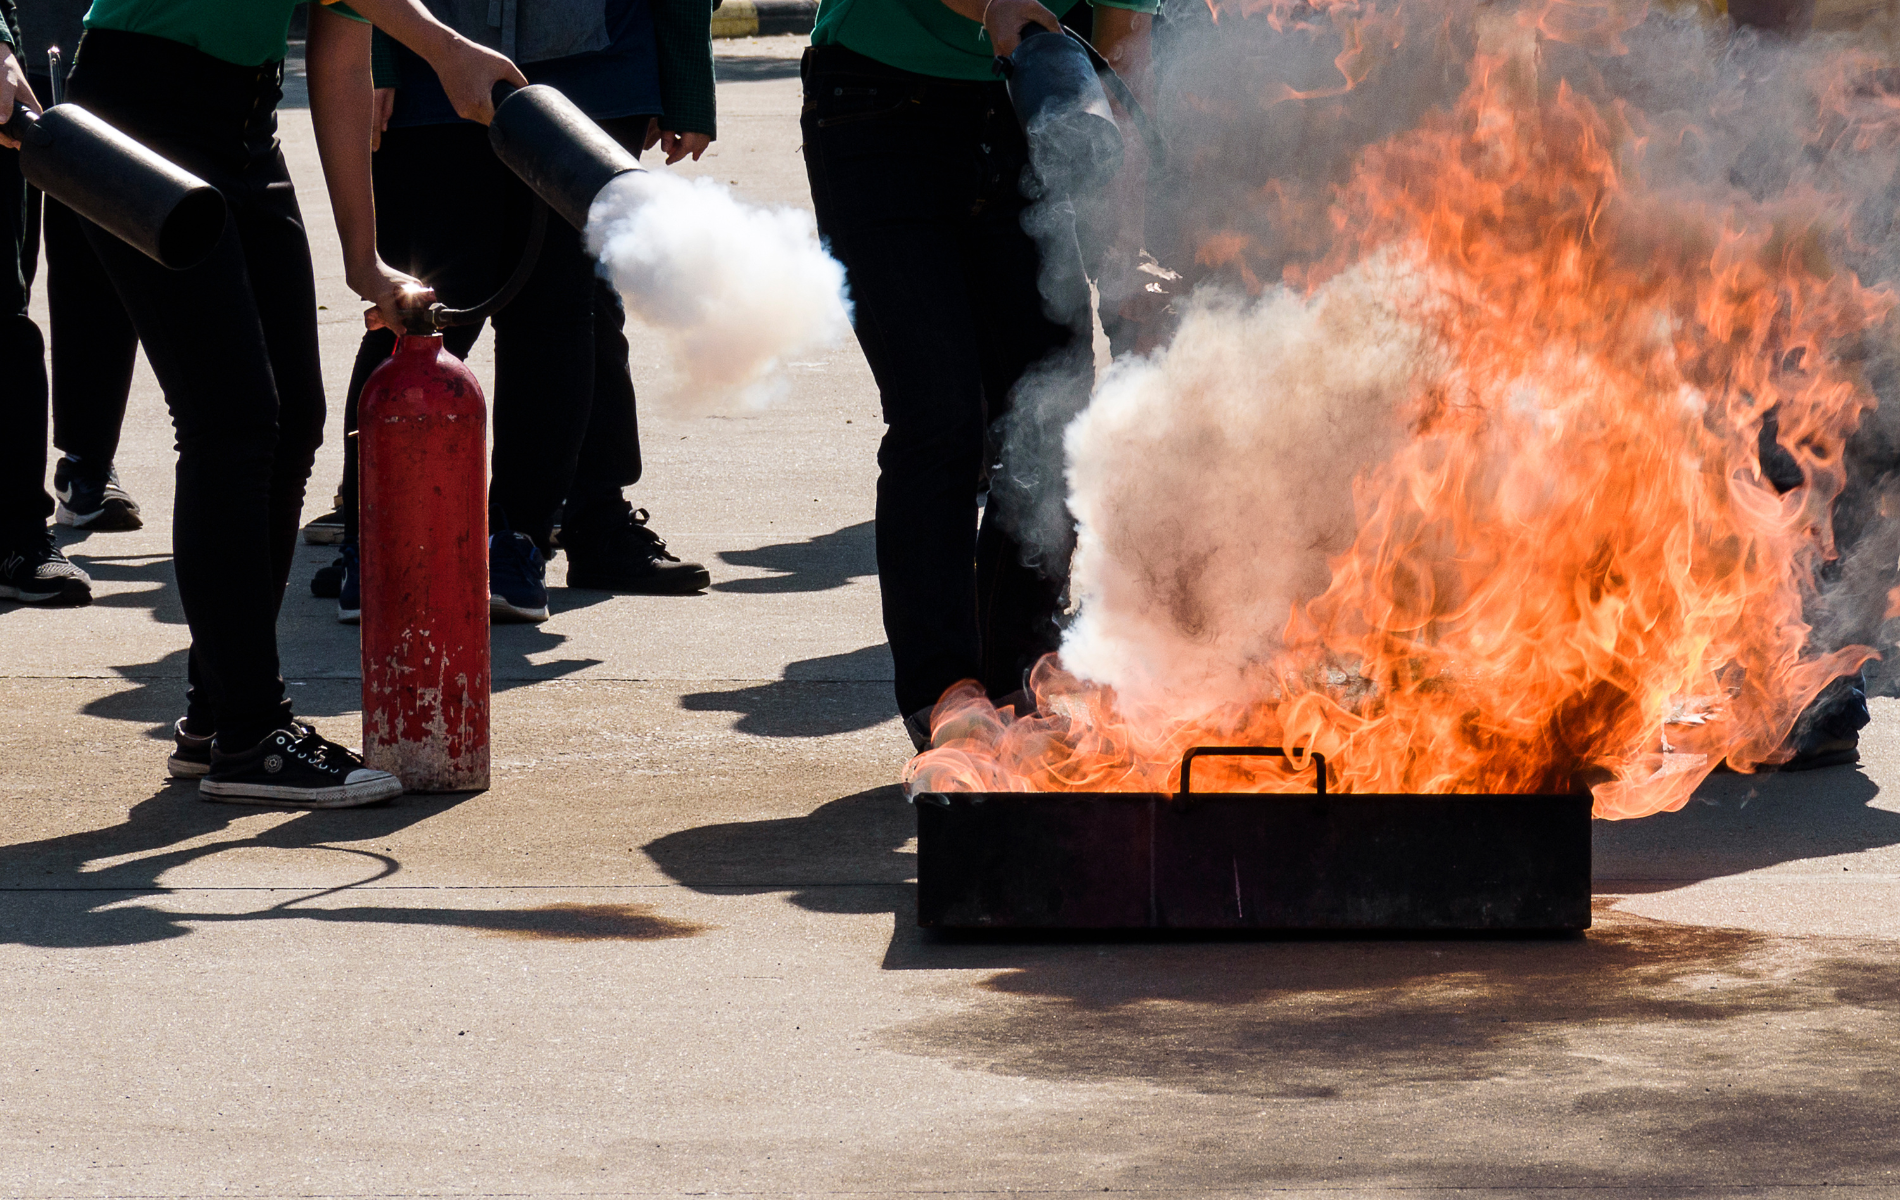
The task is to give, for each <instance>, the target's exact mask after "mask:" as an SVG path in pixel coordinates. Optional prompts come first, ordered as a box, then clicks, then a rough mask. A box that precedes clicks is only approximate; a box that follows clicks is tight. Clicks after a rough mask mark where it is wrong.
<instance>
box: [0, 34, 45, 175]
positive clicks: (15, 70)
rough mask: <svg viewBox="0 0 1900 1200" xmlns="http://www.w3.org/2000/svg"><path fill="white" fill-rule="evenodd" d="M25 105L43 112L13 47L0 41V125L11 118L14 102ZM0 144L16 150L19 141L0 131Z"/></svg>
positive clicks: (35, 110)
mask: <svg viewBox="0 0 1900 1200" xmlns="http://www.w3.org/2000/svg"><path fill="white" fill-rule="evenodd" d="M16 102H17V103H20V104H24V105H26V106H27V107H28V108H30V109H32V110H33V111H34V112H44V111H46V110H45V109H42V108H41V107H40V98H39V97H38V96H35V95H34V94H33V88H32V87H31V86H30V85H29V84H28V83H27V82H26V72H25V71H23V70H21V69H20V60H19V58H18V57H17V56H16V55H15V54H14V53H13V47H12V46H9V45H8V44H7V43H5V42H0V125H4V124H6V123H7V122H8V121H11V120H12V119H13V106H14V104H15V103H16ZM0 146H5V147H6V148H7V149H9V150H18V149H19V148H20V143H19V142H18V141H16V140H15V139H13V138H10V137H8V136H7V135H6V134H4V133H0Z"/></svg>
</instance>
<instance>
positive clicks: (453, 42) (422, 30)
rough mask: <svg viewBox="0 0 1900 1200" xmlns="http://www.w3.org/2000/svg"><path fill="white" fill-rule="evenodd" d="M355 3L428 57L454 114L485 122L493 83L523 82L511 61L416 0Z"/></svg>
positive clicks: (525, 81)
mask: <svg viewBox="0 0 1900 1200" xmlns="http://www.w3.org/2000/svg"><path fill="white" fill-rule="evenodd" d="M354 6H355V8H356V10H357V11H358V12H360V13H362V14H363V15H364V16H366V17H368V18H369V19H370V20H371V21H373V22H374V23H375V25H376V27H377V28H378V29H380V30H382V31H383V32H384V33H387V34H388V35H389V36H390V37H393V38H395V39H396V40H397V41H399V42H401V43H402V44H403V45H405V46H407V47H409V48H410V49H411V50H414V51H415V52H416V53H417V54H420V55H421V56H422V57H423V58H424V59H426V60H427V61H428V64H429V65H430V66H431V67H433V68H434V69H435V75H436V78H437V79H438V80H440V81H441V83H442V90H443V91H444V92H445V93H447V95H448V98H449V103H450V104H452V105H454V106H455V112H456V115H458V116H461V117H464V118H466V119H467V120H470V121H480V122H481V123H482V124H484V125H486V124H488V122H489V121H490V120H491V119H493V117H494V115H495V108H494V103H493V100H492V99H491V97H492V96H493V93H494V86H495V84H496V83H498V82H502V81H504V80H505V81H507V82H509V83H512V84H514V85H515V86H516V87H526V86H527V85H528V79H527V76H525V75H523V74H522V73H521V71H520V69H519V68H517V67H516V66H515V64H513V63H511V62H509V61H508V60H507V59H506V58H503V57H502V56H501V55H499V54H497V53H495V52H494V51H493V50H490V49H489V48H488V47H486V46H480V45H477V44H476V43H474V42H471V41H469V40H468V39H467V38H465V37H463V36H462V35H461V34H459V33H457V32H455V31H454V30H453V29H450V28H449V27H448V26H447V25H444V24H443V23H442V22H440V21H438V20H436V19H435V18H434V17H432V16H430V15H429V12H428V10H427V9H425V8H423V7H422V5H421V4H420V3H418V2H417V0H355V4H354Z"/></svg>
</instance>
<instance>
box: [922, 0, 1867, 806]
mask: <svg viewBox="0 0 1900 1200" xmlns="http://www.w3.org/2000/svg"><path fill="white" fill-rule="evenodd" d="M1253 7H1255V8H1257V9H1258V8H1267V9H1269V10H1270V16H1271V17H1272V19H1275V20H1278V19H1281V18H1283V17H1284V15H1285V13H1286V12H1287V11H1288V10H1289V5H1288V4H1286V3H1284V2H1283V0H1273V3H1270V4H1262V5H1254V6H1253ZM1340 7H1346V6H1344V5H1341V6H1340ZM1309 11H1310V10H1309ZM1353 11H1354V12H1358V11H1359V10H1358V8H1357V7H1356V6H1353ZM1641 15H1642V12H1641V8H1640V6H1639V7H1637V8H1636V9H1635V10H1634V11H1632V9H1631V7H1630V6H1629V5H1627V4H1621V3H1618V2H1617V0H1607V2H1604V3H1596V4H1586V3H1565V2H1563V0H1556V2H1553V3H1548V4H1544V5H1539V6H1534V7H1533V9H1532V10H1530V11H1528V12H1526V13H1524V14H1520V16H1519V18H1518V19H1519V21H1520V22H1521V24H1520V26H1519V27H1520V28H1525V27H1529V28H1533V29H1535V30H1536V34H1534V35H1532V36H1533V37H1537V36H1541V37H1543V38H1546V39H1548V38H1552V37H1558V38H1563V39H1570V40H1579V41H1582V42H1584V43H1587V44H1590V45H1592V46H1596V47H1601V48H1607V49H1611V50H1614V48H1615V46H1616V45H1617V44H1618V39H1619V38H1621V37H1623V36H1624V35H1625V34H1626V33H1627V32H1628V30H1629V29H1630V28H1631V26H1632V25H1633V24H1634V22H1635V21H1636V20H1639V19H1640V18H1641ZM1276 27H1277V26H1276ZM1389 33H1390V31H1389V30H1387V29H1386V28H1385V27H1383V26H1380V27H1377V28H1374V29H1372V31H1371V33H1369V34H1367V35H1366V36H1362V37H1360V38H1358V39H1356V40H1355V39H1353V38H1348V39H1346V41H1345V44H1346V46H1347V47H1348V53H1358V52H1360V51H1359V50H1357V49H1355V48H1363V47H1364V46H1365V45H1368V44H1383V43H1381V42H1380V41H1379V40H1378V39H1380V38H1384V39H1385V40H1386V41H1389V40H1390V36H1389ZM1368 38H1370V39H1371V40H1370V41H1369V40H1368ZM1345 57H1346V55H1344V54H1342V61H1341V63H1340V69H1341V73H1342V74H1343V75H1345V76H1346V79H1347V85H1346V86H1347V87H1350V86H1352V84H1353V82H1355V80H1354V77H1353V75H1352V73H1351V71H1350V70H1349V69H1348V67H1349V64H1348V63H1346V62H1345V61H1343V60H1344V59H1345ZM1469 80H1470V82H1469V84H1468V86H1467V87H1466V88H1465V90H1464V92H1463V94H1462V96H1461V98H1460V99H1459V101H1458V102H1457V104H1456V105H1455V107H1454V108H1452V109H1451V110H1450V111H1440V112H1438V113H1436V114H1434V115H1432V116H1430V117H1428V118H1427V119H1426V120H1425V121H1424V122H1423V123H1422V124H1421V125H1420V126H1419V127H1417V128H1415V129H1413V130H1411V131H1408V132H1405V133H1402V134H1399V135H1397V136H1394V137H1390V138H1387V139H1386V140H1384V141H1382V142H1380V143H1378V144H1376V145H1373V146H1372V147H1370V148H1369V149H1368V150H1366V151H1365V152H1364V153H1363V155H1362V156H1361V157H1360V159H1359V161H1358V164H1357V167H1356V169H1355V170H1354V173H1353V177H1352V178H1351V180H1350V181H1349V182H1348V183H1346V184H1345V185H1344V186H1342V187H1340V188H1339V189H1338V191H1337V195H1336V198H1335V201H1334V203H1333V205H1332V210H1331V214H1330V215H1331V221H1332V229H1333V234H1334V237H1333V239H1332V245H1331V250H1330V252H1329V253H1327V254H1326V255H1324V256H1323V257H1322V258H1320V259H1319V260H1318V261H1315V262H1312V263H1310V264H1308V265H1306V266H1303V267H1296V268H1291V269H1289V272H1288V278H1289V281H1290V282H1292V283H1294V284H1295V285H1296V286H1299V287H1302V288H1304V289H1305V290H1306V291H1307V293H1308V294H1309V295H1310V294H1312V293H1313V292H1314V291H1315V290H1317V289H1320V288H1322V287H1324V286H1325V284H1326V283H1327V281H1329V280H1331V279H1334V278H1336V277H1338V276H1339V275H1340V274H1341V273H1342V272H1343V271H1345V270H1347V269H1348V268H1351V267H1352V266H1354V264H1357V263H1362V262H1366V261H1368V260H1369V259H1371V258H1372V257H1373V256H1375V255H1388V256H1392V257H1394V258H1395V259H1397V260H1398V261H1400V262H1402V263H1404V264H1405V265H1406V266H1407V267H1408V268H1409V269H1410V270H1411V271H1413V272H1415V273H1416V277H1417V278H1419V279H1423V280H1425V281H1427V284H1426V290H1427V292H1428V294H1429V299H1428V300H1427V301H1425V302H1422V303H1419V304H1418V305H1417V306H1416V307H1417V311H1416V312H1415V313H1414V314H1413V315H1414V316H1415V318H1416V319H1417V320H1419V321H1421V322H1422V323H1424V324H1425V325H1426V326H1427V327H1428V329H1429V331H1430V336H1431V341H1432V344H1433V345H1434V346H1435V347H1436V351H1435V353H1436V355H1437V357H1438V359H1439V360H1440V361H1441V363H1442V367H1443V369H1442V371H1440V372H1438V373H1436V374H1434V375H1433V376H1432V377H1431V378H1421V379H1420V380H1419V381H1418V384H1417V387H1416V388H1415V393H1414V394H1413V395H1411V396H1410V397H1409V399H1408V401H1407V405H1406V409H1405V417H1406V430H1407V437H1406V438H1405V439H1404V441H1403V444H1402V445H1401V446H1400V448H1399V449H1398V450H1397V452H1396V453H1393V454H1391V455H1390V456H1389V457H1387V458H1386V459H1385V460H1384V461H1383V462H1381V463H1379V464H1378V465H1377V466H1375V467H1374V468H1372V469H1371V470H1369V471H1367V472H1365V473H1363V474H1362V475H1361V476H1360V477H1359V478H1358V479H1356V480H1355V483H1354V495H1355V497H1356V503H1355V508H1356V517H1357V526H1356V536H1355V537H1354V539H1353V541H1352V544H1351V546H1350V548H1349V549H1348V550H1347V551H1346V552H1345V553H1343V554H1341V555H1339V556H1337V557H1335V558H1332V559H1331V560H1329V565H1330V571H1331V582H1330V585H1329V586H1327V587H1326V588H1325V590H1324V592H1323V593H1322V594H1320V595H1318V596H1317V597H1316V598H1314V599H1313V600H1311V601H1310V602H1309V603H1306V604H1304V605H1296V606H1295V607H1294V609H1293V610H1292V612H1291V614H1290V617H1289V620H1288V622H1287V625H1286V628H1285V630H1284V634H1283V636H1282V638H1281V639H1280V645H1281V646H1282V650H1281V651H1280V653H1279V655H1278V656H1277V658H1275V660H1274V661H1272V662H1271V663H1267V664H1264V666H1263V669H1262V670H1261V672H1260V675H1259V678H1260V684H1259V687H1258V689H1257V694H1256V695H1254V696H1252V697H1251V698H1250V699H1248V700H1246V701H1245V702H1242V703H1232V704H1226V705H1224V706H1221V707H1218V708H1216V709H1214V710H1213V711H1212V712H1211V713H1203V714H1201V715H1197V716H1193V717H1183V716H1179V715H1175V714H1173V713H1170V712H1169V711H1167V710H1166V709H1165V708H1154V707H1148V708H1143V709H1137V708H1135V707H1133V706H1131V705H1129V704H1128V703H1125V702H1124V700H1123V699H1122V698H1121V697H1118V696H1117V695H1116V693H1115V691H1114V690H1113V689H1112V688H1109V687H1106V686H1103V685H1100V684H1096V683H1091V682H1087V681H1084V680H1081V679H1078V678H1077V677H1075V676H1074V675H1072V674H1070V673H1069V672H1067V671H1065V670H1064V669H1063V668H1062V666H1061V665H1060V663H1059V662H1057V661H1056V660H1054V659H1053V658H1051V659H1045V660H1044V661H1043V663H1042V664H1041V665H1040V666H1039V667H1038V668H1037V670H1036V671H1035V672H1034V674H1033V676H1032V680H1031V683H1032V690H1033V691H1034V694H1035V697H1036V702H1037V707H1036V711H1035V712H1034V713H1029V714H1017V713H1015V712H1013V711H1012V710H1010V709H1007V708H1006V709H1003V710H1001V711H998V710H996V709H994V708H993V707H992V706H991V705H990V704H989V702H988V701H987V700H986V699H985V698H984V696H983V693H982V691H981V690H980V689H979V688H978V687H977V686H976V685H975V684H964V685H959V687H957V688H953V689H951V691H950V692H948V693H947V694H946V695H945V696H944V698H943V700H942V701H941V702H940V703H939V705H938V706H937V709H936V712H935V714H934V719H933V735H934V737H933V746H932V748H931V749H930V750H928V751H926V752H925V753H924V754H922V755H920V756H918V757H917V758H916V759H915V760H913V761H912V763H911V765H910V767H909V768H908V770H907V772H906V781H907V784H908V786H909V787H910V788H911V790H913V791H946V790H980V791H1012V790H1013V791H1023V790H1049V791H1061V790H1105V791H1117V790H1139V791H1168V790H1171V789H1172V788H1173V787H1174V786H1175V783H1176V779H1175V774H1176V770H1177V764H1178V763H1179V760H1180V755H1181V753H1182V751H1184V750H1185V749H1186V748H1188V747H1190V746H1193V745H1197V744H1237V743H1247V744H1278V745H1286V746H1289V747H1302V748H1306V749H1310V750H1314V751H1319V752H1322V753H1324V754H1325V755H1326V758H1327V760H1328V762H1329V764H1331V766H1332V768H1333V778H1334V786H1336V787H1337V788H1338V789H1339V790H1344V791H1358V792H1400V793H1444V792H1498V793H1534V792H1555V791H1569V790H1572V789H1575V788H1580V787H1589V788H1590V789H1591V790H1592V791H1593V794H1594V796H1595V799H1596V811H1597V813H1598V814H1599V815H1600V816H1605V817H1632V816H1641V815H1644V814H1647V813H1653V812H1658V811H1664V810H1671V809H1675V808H1679V807H1681V806H1682V805H1683V804H1684V803H1685V802H1686V801H1687V799H1688V798H1689V796H1690V794H1691V792H1692V791H1693V790H1694V788H1695V787H1696V785H1697V784H1698V783H1699V782H1700V781H1701V780H1702V779H1703V778H1704V777H1705V776H1706V775H1707V774H1708V772H1709V771H1711V770H1712V769H1714V768H1715V767H1716V766H1717V765H1718V764H1719V763H1721V762H1722V761H1724V760H1726V761H1727V762H1729V763H1730V764H1732V765H1733V766H1734V767H1736V768H1737V769H1740V770H1744V771H1746V770H1751V769H1753V768H1754V767H1756V766H1758V765H1761V764H1764V763H1771V762H1774V761H1776V759H1777V757H1778V756H1780V755H1785V751H1784V750H1783V747H1784V744H1785V742H1786V741H1787V739H1788V737H1789V734H1790V732H1791V729H1792V727H1793V723H1794V721H1795V718H1796V716H1797V715H1798V714H1799V713H1800V711H1801V710H1802V708H1803V707H1804V706H1805V705H1806V704H1808V702H1809V701H1811V700H1812V699H1813V698H1814V697H1815V695H1816V694H1817V693H1818V692H1819V691H1820V689H1821V688H1822V687H1824V686H1825V685H1826V684H1827V683H1828V681H1829V680H1831V679H1833V678H1835V677H1837V676H1839V675H1841V674H1843V673H1846V672H1849V671H1852V670H1854V669H1856V668H1858V667H1859V666H1860V665H1861V664H1862V663H1864V662H1865V661H1866V660H1867V659H1869V658H1871V657H1873V654H1872V652H1871V651H1870V650H1868V649H1867V648H1865V647H1852V648H1849V649H1846V650H1841V651H1838V652H1836V653H1832V654H1826V655H1821V654H1816V653H1813V652H1812V651H1810V649H1809V647H1808V633H1809V630H1808V627H1807V626H1806V625H1805V624H1804V623H1803V621H1802V603H1803V598H1804V595H1806V594H1808V589H1809V588H1810V587H1811V580H1812V579H1813V577H1814V572H1815V569H1816V568H1817V566H1818V565H1819V563H1820V562H1821V561H1822V560H1823V559H1825V558H1829V557H1831V556H1832V554H1833V547H1832V540H1831V533H1830V524H1829V514H1830V512H1831V508H1832V505H1833V502H1834V500H1835V499H1836V497H1837V496H1838V495H1839V494H1840V492H1841V490H1842V487H1843V484H1844V482H1845V472H1844V468H1843V465H1842V462H1843V460H1842V452H1843V446H1844V443H1845V441H1846V438H1847V437H1848V435H1849V434H1850V433H1851V432H1852V431H1853V430H1854V429H1855V428H1856V426H1857V424H1858V423H1859V421H1860V418H1861V416H1862V414H1863V413H1864V412H1865V411H1867V410H1868V409H1871V408H1872V407H1873V405H1874V398H1873V395H1872V393H1871V391H1870V390H1869V388H1868V386H1867V385H1866V383H1865V382H1864V381H1863V380H1862V379H1860V378H1859V377H1858V376H1857V375H1856V373H1855V371H1854V369H1853V367H1852V365H1851V363H1850V362H1849V361H1847V358H1846V356H1845V355H1843V354H1842V353H1841V348H1842V347H1843V346H1844V345H1846V344H1847V343H1849V342H1850V340H1851V339H1853V338H1854V337H1856V336H1858V335H1859V334H1861V333H1862V332H1863V331H1865V330H1867V329H1869V328H1870V327H1872V326H1873V325H1875V324H1877V323H1879V322H1880V321H1881V320H1883V319H1884V318H1885V317H1886V315H1887V313H1888V309H1889V308H1890V306H1891V304H1892V298H1891V297H1890V295H1889V294H1888V293H1887V292H1886V291H1884V290H1882V289H1875V288H1870V287H1867V286H1864V285H1863V284H1862V283H1861V282H1860V281H1859V280H1858V279H1857V278H1855V276H1854V275H1853V274H1852V273H1851V272H1849V271H1846V270H1844V269H1841V268H1840V267H1838V266H1837V265H1835V263H1834V262H1833V261H1832V260H1831V258H1830V253H1829V250H1828V247H1829V245H1830V237H1831V235H1832V232H1833V230H1832V227H1831V226H1830V222H1831V221H1833V220H1834V219H1835V218H1834V214H1833V212H1832V209H1831V208H1830V206H1829V204H1828V202H1827V201H1826V199H1825V198H1823V197H1819V196H1799V195H1797V196H1795V197H1793V198H1787V197H1783V198H1780V199H1776V200H1773V201H1760V202H1756V201H1743V202H1741V203H1738V204H1733V205H1729V206H1727V207H1722V206H1717V205H1715V204H1712V203H1709V202H1707V201H1705V200H1703V199H1700V198H1697V197H1693V196H1686V195H1672V194H1668V193H1666V192H1658V191H1654V190H1645V189H1644V188H1643V187H1641V186H1638V185H1637V184H1635V183H1633V182H1632V178H1633V175H1634V172H1633V171H1632V170H1631V169H1630V168H1631V165H1632V164H1634V163H1638V162H1640V160H1641V156H1642V155H1643V154H1644V153H1645V152H1646V149H1647V142H1646V135H1645V134H1644V132H1643V130H1642V122H1641V117H1640V114H1631V113H1628V112H1626V111H1624V110H1623V109H1622V108H1620V107H1618V106H1616V105H1606V104H1601V103H1596V102H1592V101H1590V100H1587V99H1585V98H1584V97H1582V96H1580V95H1579V94H1577V92H1576V91H1574V90H1573V89H1572V88H1571V87H1570V86H1569V85H1568V84H1566V83H1559V84H1557V85H1556V86H1554V87H1546V86H1543V85H1541V84H1540V83H1539V82H1538V81H1537V79H1536V68H1535V63H1534V62H1533V61H1528V60H1527V59H1526V58H1525V57H1524V56H1523V55H1514V54H1512V53H1509V52H1508V51H1505V52H1497V53H1492V52H1483V53H1479V54H1478V55H1477V56H1476V57H1475V58H1474V59H1473V61H1472V62H1471V64H1470V74H1469ZM1842 136H1848V135H1845V134H1843V135H1842ZM1245 242H1246V239H1245V238H1244V236H1242V235H1237V234H1232V233H1223V234H1222V235H1220V236H1219V237H1215V238H1212V239H1210V240H1209V241H1208V242H1207V243H1206V244H1205V245H1204V246H1203V249H1202V256H1203V260H1204V261H1206V262H1209V263H1220V262H1226V261H1228V260H1230V259H1235V258H1241V257H1242V256H1243V255H1244V251H1245ZM1244 265H1245V264H1244V261H1243V262H1242V266H1243V267H1244ZM1770 410H1773V411H1774V412H1775V414H1776V417H1777V419H1778V422H1779V430H1780V435H1779V437H1780V441H1781V442H1782V444H1783V445H1784V446H1785V447H1786V448H1787V449H1788V451H1789V452H1790V453H1792V454H1793V455H1794V457H1795V459H1796V460H1797V461H1798V462H1799V463H1800V465H1801V467H1802V469H1803V471H1804V473H1805V476H1806V483H1805V484H1804V485H1803V486H1799V487H1796V488H1794V489H1793V490H1792V491H1790V492H1788V493H1787V494H1785V495H1782V494H1779V493H1778V492H1777V491H1776V489H1775V488H1774V487H1772V486H1771V485H1770V484H1769V483H1768V482H1767V481H1766V480H1765V479H1764V478H1763V476H1762V469H1761V465H1760V460H1759V438H1760V433H1761V428H1762V421H1763V418H1764V415H1765V414H1767V413H1768V412H1769V411H1770ZM1262 469H1263V470H1270V469H1272V464H1263V468H1262ZM1206 766H1207V768H1208V775H1207V779H1206V782H1205V786H1206V787H1208V788H1209V789H1210V790H1211V789H1214V788H1226V789H1228V790H1252V791H1305V790H1309V789H1310V787H1311V777H1310V773H1307V772H1303V771H1301V770H1299V769H1297V768H1296V767H1295V766H1294V765H1292V764H1288V763H1274V762H1272V761H1271V760H1246V761H1241V760H1235V761H1232V762H1226V763H1221V762H1213V763H1208V764H1206ZM1197 778H1198V773H1197Z"/></svg>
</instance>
